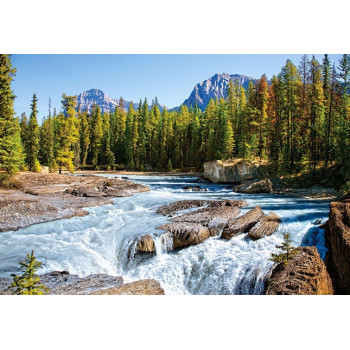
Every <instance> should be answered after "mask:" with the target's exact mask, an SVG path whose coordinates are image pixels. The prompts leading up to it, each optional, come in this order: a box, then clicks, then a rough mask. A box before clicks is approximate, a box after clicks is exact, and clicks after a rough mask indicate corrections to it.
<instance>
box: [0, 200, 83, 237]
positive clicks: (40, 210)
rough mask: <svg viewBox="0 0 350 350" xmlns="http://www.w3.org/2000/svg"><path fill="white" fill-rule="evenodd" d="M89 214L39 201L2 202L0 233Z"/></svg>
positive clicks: (81, 210)
mask: <svg viewBox="0 0 350 350" xmlns="http://www.w3.org/2000/svg"><path fill="white" fill-rule="evenodd" d="M88 214H89V213H88V212H87V211H86V210H83V209H80V208H66V209H64V208H58V207H56V206H54V205H52V204H50V203H47V202H45V201H43V200H39V199H36V200H29V199H25V200H22V199H9V200H0V232H3V231H10V230H18V229H20V228H22V227H26V226H29V225H33V224H38V223H41V222H47V221H53V220H59V219H68V218H71V217H73V216H84V215H88Z"/></svg>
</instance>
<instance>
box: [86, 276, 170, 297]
mask: <svg viewBox="0 0 350 350" xmlns="http://www.w3.org/2000/svg"><path fill="white" fill-rule="evenodd" d="M91 294H93V295H165V293H164V289H163V288H162V286H161V285H160V283H159V282H157V281H155V280H152V279H147V280H141V281H136V282H131V283H126V284H123V285H121V286H119V287H116V288H108V289H101V290H99V291H97V292H94V293H91Z"/></svg>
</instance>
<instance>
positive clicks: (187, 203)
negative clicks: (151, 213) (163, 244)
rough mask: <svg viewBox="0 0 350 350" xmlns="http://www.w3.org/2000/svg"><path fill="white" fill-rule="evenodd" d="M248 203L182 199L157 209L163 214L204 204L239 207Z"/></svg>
mask: <svg viewBox="0 0 350 350" xmlns="http://www.w3.org/2000/svg"><path fill="white" fill-rule="evenodd" d="M247 205H248V203H246V202H245V201H242V200H229V199H227V200H218V201H215V200H182V201H176V202H172V203H170V204H165V205H162V206H160V207H159V208H158V209H157V213H158V214H162V215H169V216H170V215H173V214H174V213H176V212H177V211H180V210H185V209H192V208H199V207H204V206H210V207H221V206H227V207H229V206H237V207H239V208H240V207H244V206H247Z"/></svg>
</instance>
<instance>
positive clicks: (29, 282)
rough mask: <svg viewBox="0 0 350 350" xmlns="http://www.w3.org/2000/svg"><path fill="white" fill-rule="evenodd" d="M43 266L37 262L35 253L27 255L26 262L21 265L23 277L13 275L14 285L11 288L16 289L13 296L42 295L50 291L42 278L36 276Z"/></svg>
mask: <svg viewBox="0 0 350 350" xmlns="http://www.w3.org/2000/svg"><path fill="white" fill-rule="evenodd" d="M41 265H42V263H41V262H39V261H37V260H36V258H35V256H34V251H33V250H32V252H31V254H30V255H29V254H27V258H26V259H25V261H23V262H21V263H20V266H21V270H22V275H20V276H18V275H16V274H12V275H11V276H12V278H13V283H12V284H11V286H10V287H11V288H15V291H14V292H13V293H12V294H17V295H41V294H45V293H47V292H48V291H49V288H47V287H45V286H44V285H43V284H42V283H41V282H40V278H39V277H38V276H37V275H36V272H37V270H38V268H39V267H40V266H41Z"/></svg>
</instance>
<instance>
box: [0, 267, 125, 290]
mask: <svg viewBox="0 0 350 350" xmlns="http://www.w3.org/2000/svg"><path fill="white" fill-rule="evenodd" d="M40 281H41V282H42V284H44V285H45V286H46V287H48V288H50V291H49V292H48V293H47V294H53V295H85V294H91V293H93V292H96V291H99V290H101V289H105V288H112V287H114V288H115V287H118V286H120V285H122V284H123V278H122V277H120V276H109V275H105V274H96V275H89V276H86V277H79V276H77V275H71V274H70V273H69V272H68V271H53V272H50V273H46V274H44V275H41V276H40ZM11 283H12V279H11V278H4V279H2V283H0V294H12V292H13V290H12V289H10V288H9V286H10V284H11ZM4 286H6V287H5V288H4Z"/></svg>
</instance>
